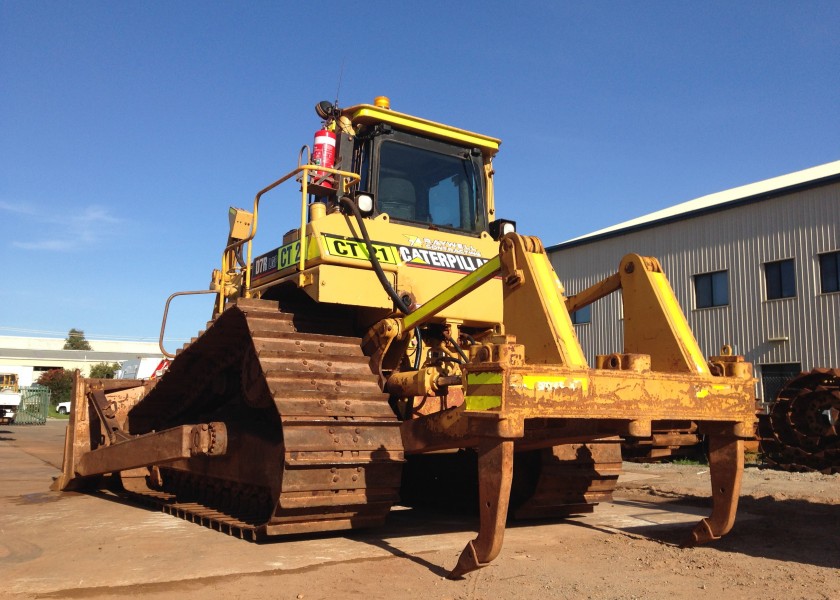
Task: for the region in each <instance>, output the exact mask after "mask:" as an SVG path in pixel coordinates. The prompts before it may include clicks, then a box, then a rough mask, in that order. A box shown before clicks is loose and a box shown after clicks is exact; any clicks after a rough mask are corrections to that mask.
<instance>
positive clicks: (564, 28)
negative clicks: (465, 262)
mask: <svg viewBox="0 0 840 600" xmlns="http://www.w3.org/2000/svg"><path fill="white" fill-rule="evenodd" d="M838 29H840V3H838V2H773V1H762V2H738V3H732V2H680V1H669V2H656V1H649V2H635V3H631V2H597V1H596V2H578V3H571V2H529V1H524V2H516V3H514V2H496V1H484V2H435V1H432V2H425V3H422V4H419V3H408V2H398V1H391V2H359V3H339V2H330V1H322V2H318V3H294V5H293V3H288V2H247V3H245V2H242V3H236V2H214V1H210V2H187V1H183V2H89V1H82V2H61V1H59V2H34V1H28V0H27V1H17V0H11V1H10V0H0V225H1V226H2V231H3V234H2V236H0V264H2V265H3V276H2V278H0V282H2V283H0V307H2V308H0V335H18V334H29V333H30V332H35V331H37V332H47V333H53V334H54V335H56V336H63V335H64V334H65V333H66V332H67V330H68V329H70V328H71V327H76V328H80V329H83V330H85V332H86V333H87V335H88V337H89V338H97V337H122V338H127V339H157V334H158V329H159V326H160V317H161V313H162V310H163V303H164V301H165V299H166V297H167V296H168V295H169V294H170V293H172V292H173V291H177V290H193V289H205V288H206V287H207V284H208V282H209V276H210V271H211V270H212V269H213V268H217V267H218V264H217V263H218V262H219V256H220V252H221V249H222V246H223V244H224V241H225V238H226V235H227V207H228V206H230V205H236V206H244V207H249V206H251V204H252V202H253V196H254V194H255V192H256V191H257V190H259V189H260V188H262V187H263V186H264V185H266V184H268V183H270V182H271V181H273V180H274V179H276V178H278V177H279V176H280V175H282V174H285V173H286V172H288V171H289V170H291V169H292V168H293V167H294V165H295V164H296V161H297V153H298V150H299V149H300V147H301V146H302V145H303V144H311V143H312V140H311V138H312V134H313V132H314V131H315V130H316V129H317V128H318V125H319V121H318V119H317V117H316V115H315V113H314V110H313V106H314V105H315V103H316V102H317V101H319V100H323V99H327V100H333V99H334V98H335V96H336V90H337V87H338V82H339V77H341V87H340V92H339V102H340V104H341V105H345V106H347V105H352V104H358V103H363V102H371V101H372V100H373V98H374V97H375V96H377V95H387V96H390V97H391V101H392V106H393V108H394V109H395V110H400V111H403V112H408V113H412V114H417V115H419V116H423V117H426V118H429V119H433V120H438V121H443V122H446V123H449V124H452V125H456V126H459V127H463V128H466V129H472V130H475V131H479V132H481V133H486V134H489V135H493V136H496V137H500V138H501V139H502V140H503V142H502V149H501V152H500V154H499V157H498V159H497V161H496V172H497V176H496V185H497V188H496V198H497V210H498V214H499V215H500V216H503V217H508V218H512V219H515V220H516V221H517V222H518V223H519V231H520V232H522V233H527V234H530V235H538V236H540V237H541V238H542V239H543V241H544V242H545V243H546V244H547V245H550V244H556V243H559V242H561V241H564V240H566V239H569V238H572V237H576V236H578V235H582V234H585V233H588V232H591V231H594V230H597V229H601V228H603V227H607V226H609V225H612V224H615V223H617V222H620V221H624V220H627V219H630V218H633V217H637V216H640V215H642V214H645V213H648V212H651V211H654V210H658V209H661V208H664V207H667V206H670V205H672V204H676V203H678V202H682V201H685V200H689V199H692V198H696V197H698V196H702V195H705V194H709V193H713V192H717V191H721V190H724V189H728V188H731V187H735V186H737V185H742V184H747V183H751V182H754V181H759V180H762V179H767V178H769V177H774V176H777V175H783V174H785V173H789V172H793V171H797V170H800V169H804V168H807V167H812V166H815V165H818V164H823V163H826V162H830V161H833V160H838V159H840V143H838V140H840V110H838V102H839V101H840V76H838V73H840V36H838V35H837V31H838ZM342 65H343V75H342ZM297 201H298V199H297V195H296V193H294V192H293V191H292V190H291V188H290V189H289V191H287V192H283V193H279V194H277V195H276V196H272V197H271V200H270V201H268V204H267V205H265V218H266V220H265V221H264V222H263V225H264V226H263V227H261V230H260V241H258V244H257V250H267V249H269V248H271V247H274V246H276V245H278V243H279V240H280V237H281V236H282V234H283V232H285V231H286V230H287V229H291V228H292V227H293V226H294V223H295V220H296V218H297V214H298V213H297V210H298V209H297ZM261 218H262V212H261ZM560 277H561V278H562V273H561V274H560ZM176 302H177V301H176ZM208 317H209V306H208V302H207V299H206V297H205V298H199V299H189V300H183V301H182V302H180V303H178V304H176V305H175V306H174V308H173V313H172V315H171V323H170V326H169V329H168V331H169V332H170V333H171V334H172V336H173V337H174V338H188V337H190V336H191V335H194V334H195V332H196V331H197V330H198V329H200V328H203V324H204V322H205V321H206V320H207V318H208ZM173 343H174V342H173Z"/></svg>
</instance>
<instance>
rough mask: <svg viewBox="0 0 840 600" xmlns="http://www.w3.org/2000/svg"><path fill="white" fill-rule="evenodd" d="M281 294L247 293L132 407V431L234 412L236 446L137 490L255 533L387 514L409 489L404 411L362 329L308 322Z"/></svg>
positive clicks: (132, 477) (194, 515) (197, 516)
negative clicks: (387, 389) (277, 298)
mask: <svg viewBox="0 0 840 600" xmlns="http://www.w3.org/2000/svg"><path fill="white" fill-rule="evenodd" d="M303 327H306V324H305V323H303V322H302V321H300V320H297V321H296V320H295V318H294V316H293V315H291V314H289V313H283V312H279V310H278V305H277V302H273V301H266V300H240V301H239V302H238V303H237V304H236V305H233V306H231V307H229V308H228V309H227V310H225V311H224V312H223V313H222V314H221V315H220V316H219V317H218V318H217V319H216V320H215V321H214V322H212V323H211V324H210V325H209V326H208V329H207V331H206V332H204V333H203V334H202V335H200V336H199V337H198V338H196V339H195V340H194V341H193V342H192V343H191V344H189V345H188V346H187V347H185V349H184V350H183V351H182V352H180V353H179V355H178V356H177V357H176V358H175V360H174V361H173V362H172V365H171V366H170V368H169V371H168V372H167V373H166V375H165V376H164V377H163V378H162V379H161V381H160V382H159V383H158V385H157V386H156V387H155V388H154V389H153V390H152V391H151V392H150V393H149V394H148V395H147V396H146V398H144V399H143V401H142V402H141V403H140V404H138V405H137V406H136V407H135V408H134V409H133V410H132V412H131V413H130V417H129V422H130V429H131V433H145V432H147V431H151V430H160V429H164V428H168V427H172V426H176V425H180V424H183V423H187V422H190V421H192V422H204V421H208V420H217V421H224V422H225V423H226V424H227V426H228V429H229V431H230V432H232V434H231V435H230V442H229V443H230V450H229V452H228V454H227V455H226V456H224V457H218V458H206V457H197V458H193V459H189V460H184V461H179V462H177V463H174V464H172V465H171V466H169V467H167V468H161V469H160V470H159V471H158V472H154V473H153V476H152V477H146V476H145V473H140V474H139V475H140V476H139V477H138V473H137V472H126V473H123V485H124V487H125V489H126V490H127V491H128V492H130V493H131V494H132V495H133V496H135V497H137V498H138V499H142V500H143V501H145V502H150V503H152V504H155V505H158V506H160V507H161V508H162V509H163V510H165V511H166V512H169V513H172V514H175V515H177V516H181V517H183V518H187V519H189V520H192V521H196V522H199V523H202V524H204V525H207V526H210V527H213V528H215V529H219V530H221V531H225V532H227V533H231V534H233V535H237V536H240V537H246V538H252V539H253V538H259V537H262V536H270V535H281V534H295V533H305V532H314V531H331V530H337V529H349V528H357V527H368V526H375V525H379V524H381V523H382V522H383V520H384V519H385V516H386V515H387V513H388V511H389V510H390V508H391V506H392V504H393V503H394V502H396V501H397V499H398V490H399V484H400V473H401V468H402V462H403V452H402V442H401V439H400V433H399V422H398V420H397V418H396V417H395V416H394V414H393V412H392V411H391V409H390V407H389V406H388V402H387V395H384V394H382V392H381V391H380V390H379V387H378V385H377V383H376V378H375V377H374V376H373V375H372V374H371V372H370V369H369V367H368V364H367V358H366V357H365V356H364V355H363V354H362V351H361V348H360V340H359V339H358V338H353V337H345V336H335V335H326V334H322V333H310V332H307V331H301V330H299V329H300V328H303Z"/></svg>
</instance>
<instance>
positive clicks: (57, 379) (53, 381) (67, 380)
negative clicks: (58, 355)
mask: <svg viewBox="0 0 840 600" xmlns="http://www.w3.org/2000/svg"><path fill="white" fill-rule="evenodd" d="M38 383H40V384H41V385H45V386H47V387H48V388H50V390H51V391H52V393H51V394H50V404H52V405H53V406H55V405H57V404H58V403H59V402H66V401H68V400H70V392H71V390H72V389H73V373H71V372H70V371H68V370H67V369H50V370H49V371H45V372H44V373H43V374H42V375H41V376H40V377H39V378H38Z"/></svg>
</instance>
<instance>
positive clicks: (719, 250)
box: [551, 182, 840, 375]
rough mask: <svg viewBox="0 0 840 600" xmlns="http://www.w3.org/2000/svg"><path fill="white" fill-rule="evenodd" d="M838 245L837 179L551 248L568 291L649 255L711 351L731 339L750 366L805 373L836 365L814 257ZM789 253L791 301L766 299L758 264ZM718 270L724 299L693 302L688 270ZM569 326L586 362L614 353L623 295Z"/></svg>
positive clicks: (838, 312) (836, 328)
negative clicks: (781, 366)
mask: <svg viewBox="0 0 840 600" xmlns="http://www.w3.org/2000/svg"><path fill="white" fill-rule="evenodd" d="M838 250H840V183H838V182H835V183H831V184H828V185H823V186H820V187H813V188H810V189H804V190H801V191H796V192H791V193H789V194H787V195H784V196H780V197H776V198H770V199H767V200H762V201H759V202H754V203H752V204H747V205H743V206H738V207H735V208H730V209H726V210H722V211H718V212H714V213H709V214H705V215H700V216H696V217H691V218H687V219H684V220H681V221H676V222H673V223H667V224H662V225H658V226H655V227H651V228H649V229H644V230H640V231H635V232H631V233H627V234H624V235H619V236H616V237H612V238H607V239H604V240H599V241H595V242H590V243H586V244H582V245H578V246H572V247H570V248H560V249H557V250H554V251H552V252H551V262H552V264H553V265H554V268H555V270H556V271H557V274H558V276H559V277H560V280H561V281H562V282H563V284H564V286H565V287H566V293H567V294H568V295H571V294H574V293H576V292H579V291H581V290H583V289H585V288H586V287H588V286H590V285H592V284H593V283H596V282H597V281H599V280H600V279H603V278H605V277H607V276H608V275H610V274H612V273H613V272H615V270H616V269H617V268H618V264H619V261H620V260H621V258H622V256H624V255H625V254H627V253H630V252H634V253H637V254H642V255H649V256H655V257H657V258H658V259H659V260H660V262H661V263H662V267H663V269H664V270H665V273H666V275H667V276H668V279H669V280H670V282H671V285H672V287H673V288H674V292H675V293H676V296H677V299H678V300H679V302H680V305H681V306H682V307H683V310H684V311H685V313H686V316H687V317H688V321H689V323H690V325H691V327H692V329H693V330H694V333H695V336H696V337H697V341H698V342H699V343H700V347H701V348H702V349H703V352H704V353H705V354H706V355H707V356H708V355H711V354H717V353H718V351H719V349H720V348H721V346H722V345H723V344H726V343H728V344H731V345H732V346H733V347H734V348H735V349H736V351H737V352H738V353H740V354H744V355H745V356H746V358H747V360H748V361H750V362H752V363H753V364H755V365H756V366H758V365H762V364H777V363H801V364H802V369H803V370H808V369H811V368H813V367H824V366H831V367H840V293H832V294H821V293H820V275H819V256H818V255H819V254H821V253H824V252H830V251H838ZM790 258H792V259H794V265H795V273H796V297H794V298H785V299H780V300H767V299H766V296H767V294H766V288H765V285H766V284H765V278H764V263H766V262H771V261H776V260H782V259H790ZM720 270H726V271H728V279H729V305H728V306H721V307H714V308H704V309H697V308H695V296H694V282H693V276H694V275H697V274H700V273H709V272H712V271H720ZM575 329H576V331H577V333H578V337H579V338H580V341H581V345H582V346H583V349H584V351H585V352H586V356H587V359H588V360H589V361H590V364H594V356H595V354H607V353H610V352H620V351H621V350H622V348H623V339H622V322H621V299H620V297H618V295H617V294H614V295H613V296H611V297H607V298H604V299H602V300H599V301H598V302H596V303H595V304H594V305H593V306H592V322H591V323H590V324H581V325H576V326H575ZM784 337H787V338H788V339H787V340H786V341H781V340H780V339H779V338H784ZM773 338H776V340H773ZM758 373H759V371H758V369H757V370H756V374H757V375H758Z"/></svg>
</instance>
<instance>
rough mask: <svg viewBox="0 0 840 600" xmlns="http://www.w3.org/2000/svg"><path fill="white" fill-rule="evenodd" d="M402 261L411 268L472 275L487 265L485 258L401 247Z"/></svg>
mask: <svg viewBox="0 0 840 600" xmlns="http://www.w3.org/2000/svg"><path fill="white" fill-rule="evenodd" d="M399 253H400V259H402V262H404V263H406V264H407V265H408V266H410V267H426V268H429V269H443V270H445V271H458V272H460V273H471V272H472V271H475V270H476V269H477V268H478V267H480V266H481V265H483V264H484V263H486V262H487V261H486V260H484V259H483V258H477V257H473V256H463V255H461V254H452V253H451V252H436V251H434V250H423V249H422V248H408V247H407V246H400V247H399Z"/></svg>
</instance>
